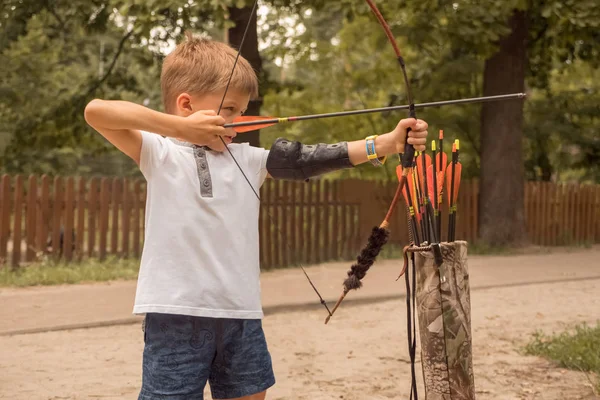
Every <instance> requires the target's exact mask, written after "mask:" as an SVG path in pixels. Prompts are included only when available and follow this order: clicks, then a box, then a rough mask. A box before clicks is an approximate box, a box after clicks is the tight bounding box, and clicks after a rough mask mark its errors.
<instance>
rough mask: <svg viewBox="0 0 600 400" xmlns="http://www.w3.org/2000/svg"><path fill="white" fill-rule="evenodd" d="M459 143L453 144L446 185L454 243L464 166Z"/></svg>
mask: <svg viewBox="0 0 600 400" xmlns="http://www.w3.org/2000/svg"><path fill="white" fill-rule="evenodd" d="M459 144H460V143H459V141H458V139H456V140H455V141H454V143H453V144H452V162H451V163H450V164H449V165H448V168H446V185H447V190H448V191H447V195H446V197H447V198H448V203H449V208H448V242H453V241H454V234H455V233H456V211H457V207H456V203H457V201H458V189H459V187H460V175H461V172H462V164H461V163H460V162H459V161H458V151H459Z"/></svg>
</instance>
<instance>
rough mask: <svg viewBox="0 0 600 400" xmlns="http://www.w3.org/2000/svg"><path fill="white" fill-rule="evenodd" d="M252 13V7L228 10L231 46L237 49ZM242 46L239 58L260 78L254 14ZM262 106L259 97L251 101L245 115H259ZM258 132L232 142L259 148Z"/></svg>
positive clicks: (242, 135) (260, 62)
mask: <svg viewBox="0 0 600 400" xmlns="http://www.w3.org/2000/svg"><path fill="white" fill-rule="evenodd" d="M251 13H252V7H244V8H232V7H230V8H229V15H230V19H231V21H233V22H235V26H234V27H233V28H230V29H229V30H228V31H227V41H228V42H229V44H230V45H231V46H233V47H234V48H236V49H239V46H240V44H241V42H242V37H243V36H244V30H245V29H246V25H247V24H248V21H249V19H250V15H251ZM243 44H244V46H243V48H242V52H241V56H242V57H244V58H245V59H246V60H248V62H249V63H250V65H252V68H254V70H255V71H256V74H257V75H258V76H259V78H260V76H261V72H262V60H261V59H260V53H259V52H258V33H257V31H256V14H254V15H252V21H251V22H250V27H249V28H248V33H247V34H246V39H245V40H244V43H243ZM261 105H262V98H261V97H259V98H258V99H256V100H251V101H250V103H249V104H248V109H247V110H246V113H245V115H260V106H261ZM259 133H260V131H259V130H255V131H250V132H246V133H244V134H241V135H238V136H236V137H235V139H234V141H235V142H237V143H240V142H249V143H250V146H257V147H258V146H260V139H259Z"/></svg>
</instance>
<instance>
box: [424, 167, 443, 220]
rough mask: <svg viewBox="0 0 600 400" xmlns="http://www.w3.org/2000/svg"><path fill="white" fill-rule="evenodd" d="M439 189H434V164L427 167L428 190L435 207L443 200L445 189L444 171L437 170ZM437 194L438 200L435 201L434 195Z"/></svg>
mask: <svg viewBox="0 0 600 400" xmlns="http://www.w3.org/2000/svg"><path fill="white" fill-rule="evenodd" d="M435 183H436V184H437V189H436V191H435V192H434V191H433V165H430V166H429V167H427V190H428V191H429V192H428V193H429V196H430V198H431V199H432V200H431V202H432V205H433V208H434V209H436V210H437V209H438V208H439V207H438V205H439V203H441V202H442V191H443V190H444V171H437V177H436V182H435ZM434 194H437V196H438V200H437V201H434V200H433V196H434Z"/></svg>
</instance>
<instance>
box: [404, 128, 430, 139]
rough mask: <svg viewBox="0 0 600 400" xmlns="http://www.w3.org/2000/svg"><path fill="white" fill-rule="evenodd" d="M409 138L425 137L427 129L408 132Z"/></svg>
mask: <svg viewBox="0 0 600 400" xmlns="http://www.w3.org/2000/svg"><path fill="white" fill-rule="evenodd" d="M408 137H409V138H417V139H422V138H424V139H427V131H416V130H415V131H413V130H411V131H410V132H408Z"/></svg>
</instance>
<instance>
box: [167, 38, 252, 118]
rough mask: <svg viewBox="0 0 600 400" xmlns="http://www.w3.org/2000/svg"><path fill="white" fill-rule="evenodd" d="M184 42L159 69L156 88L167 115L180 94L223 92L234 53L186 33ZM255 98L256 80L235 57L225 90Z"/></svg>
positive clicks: (225, 45)
mask: <svg viewBox="0 0 600 400" xmlns="http://www.w3.org/2000/svg"><path fill="white" fill-rule="evenodd" d="M185 36H186V40H185V41H183V42H182V43H180V44H179V45H177V47H176V48H175V50H173V51H172V52H171V53H169V55H167V57H165V60H164V61H163V65H162V72H161V76H160V86H161V91H162V100H163V106H164V108H165V111H166V112H168V113H171V112H172V110H173V108H174V106H175V99H177V96H179V95H180V94H181V93H184V92H187V93H190V94H196V95H198V94H199V95H202V94H208V93H213V92H216V91H218V90H222V89H225V87H226V86H227V81H228V80H229V76H230V75H231V70H232V68H233V63H234V62H235V57H236V55H237V51H236V50H234V49H233V48H232V47H231V46H229V45H227V44H225V43H221V42H216V41H213V40H210V39H206V38H201V37H195V36H193V35H192V34H191V33H189V32H186V35H185ZM232 89H233V90H238V91H241V92H244V93H248V94H249V95H250V98H251V99H254V98H256V97H258V79H257V77H256V72H255V71H254V69H252V66H251V65H250V63H249V62H248V61H247V60H246V59H245V58H244V57H242V56H240V57H239V59H238V61H237V64H236V66H235V70H234V72H233V76H232V77H231V83H230V84H229V90H232Z"/></svg>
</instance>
